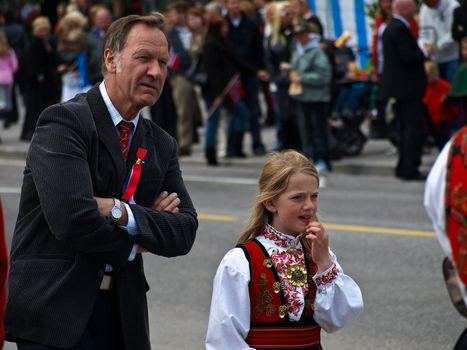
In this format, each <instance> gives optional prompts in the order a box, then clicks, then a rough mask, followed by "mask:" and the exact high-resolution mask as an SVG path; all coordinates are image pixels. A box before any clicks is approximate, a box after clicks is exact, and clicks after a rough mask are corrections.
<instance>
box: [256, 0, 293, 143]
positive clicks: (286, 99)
mask: <svg viewBox="0 0 467 350" xmlns="http://www.w3.org/2000/svg"><path fill="white" fill-rule="evenodd" d="M267 13H268V14H270V15H269V16H268V18H269V21H268V22H270V30H271V33H270V34H269V35H268V36H267V37H265V42H264V46H265V48H264V61H265V64H266V69H267V71H268V72H269V73H270V74H271V83H270V85H271V90H272V91H274V92H273V95H274V99H275V102H276V115H277V120H276V128H277V146H276V148H277V149H278V150H285V149H295V150H300V149H301V144H300V137H297V135H299V132H298V127H297V121H296V119H297V116H296V103H295V101H294V100H293V99H291V98H290V96H289V85H290V81H289V77H288V74H287V72H286V71H284V70H283V69H281V66H282V67H284V66H285V67H288V66H290V60H291V58H292V50H293V46H294V37H293V32H292V29H293V20H294V15H295V13H294V12H293V8H292V6H291V5H290V3H289V2H288V1H276V2H272V3H270V4H269V5H268V7H267Z"/></svg>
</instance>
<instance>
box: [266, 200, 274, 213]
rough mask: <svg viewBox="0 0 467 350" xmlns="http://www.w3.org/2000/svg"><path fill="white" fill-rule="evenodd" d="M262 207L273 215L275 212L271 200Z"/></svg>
mask: <svg viewBox="0 0 467 350" xmlns="http://www.w3.org/2000/svg"><path fill="white" fill-rule="evenodd" d="M263 205H264V207H265V208H266V209H267V210H269V211H270V212H271V213H275V212H276V211H277V209H276V205H275V204H274V201H273V200H272V199H268V200H267V201H266V202H264V203H263Z"/></svg>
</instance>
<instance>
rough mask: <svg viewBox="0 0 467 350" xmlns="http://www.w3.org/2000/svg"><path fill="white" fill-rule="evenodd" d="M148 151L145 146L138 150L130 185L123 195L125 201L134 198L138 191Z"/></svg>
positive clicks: (130, 176) (131, 172)
mask: <svg viewBox="0 0 467 350" xmlns="http://www.w3.org/2000/svg"><path fill="white" fill-rule="evenodd" d="M147 153H148V152H147V150H145V149H144V148H138V150H137V151H136V162H135V164H133V167H132V168H131V171H130V175H129V180H128V186H127V187H126V190H125V193H124V194H123V196H122V200H124V201H125V202H130V200H131V199H132V198H133V195H134V194H135V192H136V188H137V187H138V182H139V178H140V177H141V163H142V162H143V160H144V158H146V154H147Z"/></svg>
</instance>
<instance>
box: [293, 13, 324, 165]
mask: <svg viewBox="0 0 467 350" xmlns="http://www.w3.org/2000/svg"><path fill="white" fill-rule="evenodd" d="M293 33H294V37H295V40H296V42H297V45H296V49H295V51H294V52H293V54H292V60H291V70H290V71H289V78H290V82H291V84H290V89H289V94H290V96H291V97H292V98H293V99H294V100H296V101H297V116H298V126H299V130H300V131H299V132H300V139H301V143H302V151H303V153H304V154H305V156H307V157H308V159H310V160H311V161H312V162H313V163H314V164H315V165H316V168H317V169H318V171H319V172H320V173H321V174H323V173H326V172H329V171H331V163H330V160H329V139H328V129H327V128H328V124H327V118H326V117H327V116H326V112H327V106H328V103H329V101H330V99H331V94H330V82H331V76H332V72H331V65H330V63H329V59H328V58H327V56H326V54H325V53H324V51H323V49H322V48H321V47H320V39H321V37H320V35H319V34H318V28H317V27H316V25H314V24H313V23H310V22H307V21H300V22H298V23H296V24H295V25H294V27H293Z"/></svg>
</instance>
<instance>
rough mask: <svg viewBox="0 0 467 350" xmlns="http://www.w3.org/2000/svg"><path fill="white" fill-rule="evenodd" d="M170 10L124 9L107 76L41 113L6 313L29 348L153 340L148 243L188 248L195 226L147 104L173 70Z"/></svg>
mask: <svg viewBox="0 0 467 350" xmlns="http://www.w3.org/2000/svg"><path fill="white" fill-rule="evenodd" d="M163 21H164V18H163V16H162V15H153V16H128V17H124V18H121V19H119V20H117V21H115V22H114V23H113V24H112V25H111V27H110V28H109V30H108V32H107V37H106V41H105V44H104V64H103V75H104V81H103V82H102V83H100V84H99V85H96V86H94V87H93V88H91V90H89V92H88V93H86V94H80V95H77V96H76V97H75V98H73V99H72V100H70V101H68V102H65V103H63V104H58V105H54V106H52V107H49V108H48V109H46V110H45V111H44V112H43V113H42V115H41V116H40V118H39V121H38V124H37V129H36V132H35V134H34V137H33V139H32V142H31V145H30V148H29V153H28V157H27V161H26V168H25V170H24V179H23V186H22V191H21V199H20V208H19V214H18V219H17V223H16V227H15V232H14V236H13V241H12V248H11V255H10V256H11V265H10V275H9V283H8V300H7V309H6V316H5V327H6V333H7V339H8V340H10V341H15V342H16V343H17V344H18V349H20V350H24V349H36V350H38V349H42V350H43V349H57V348H58V349H75V350H77V349H85V350H89V349H93V350H107V349H108V350H124V349H126V350H133V349H138V350H146V349H150V348H151V346H150V341H149V324H148V311H147V301H146V292H147V290H148V288H149V287H148V284H147V282H146V279H145V276H144V270H143V260H142V254H141V253H142V252H146V251H147V252H150V253H153V254H157V255H162V256H166V257H173V256H178V255H184V254H187V253H188V252H189V250H190V249H191V247H192V245H193V242H194V239H195V235H196V229H197V226H198V222H197V215H196V212H195V209H194V207H193V204H192V202H191V199H190V197H189V195H188V192H187V190H186V188H185V185H184V183H183V179H182V177H181V172H180V168H179V163H178V158H177V145H176V141H175V140H174V138H172V137H171V136H169V135H168V134H167V133H165V132H164V131H163V130H162V129H161V128H159V127H158V126H157V125H155V124H153V123H152V122H151V121H149V120H146V119H144V118H142V117H141V116H140V111H141V109H142V108H143V107H145V106H149V105H152V104H154V103H155V102H156V101H157V99H158V98H159V96H160V94H161V91H162V89H163V85H164V81H165V78H166V75H167V62H168V60H169V50H168V42H167V39H166V37H165V34H164V33H163V31H162V28H163ZM125 123H126V124H125ZM122 125H123V126H122ZM119 141H120V142H119ZM169 194H170V195H169Z"/></svg>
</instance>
